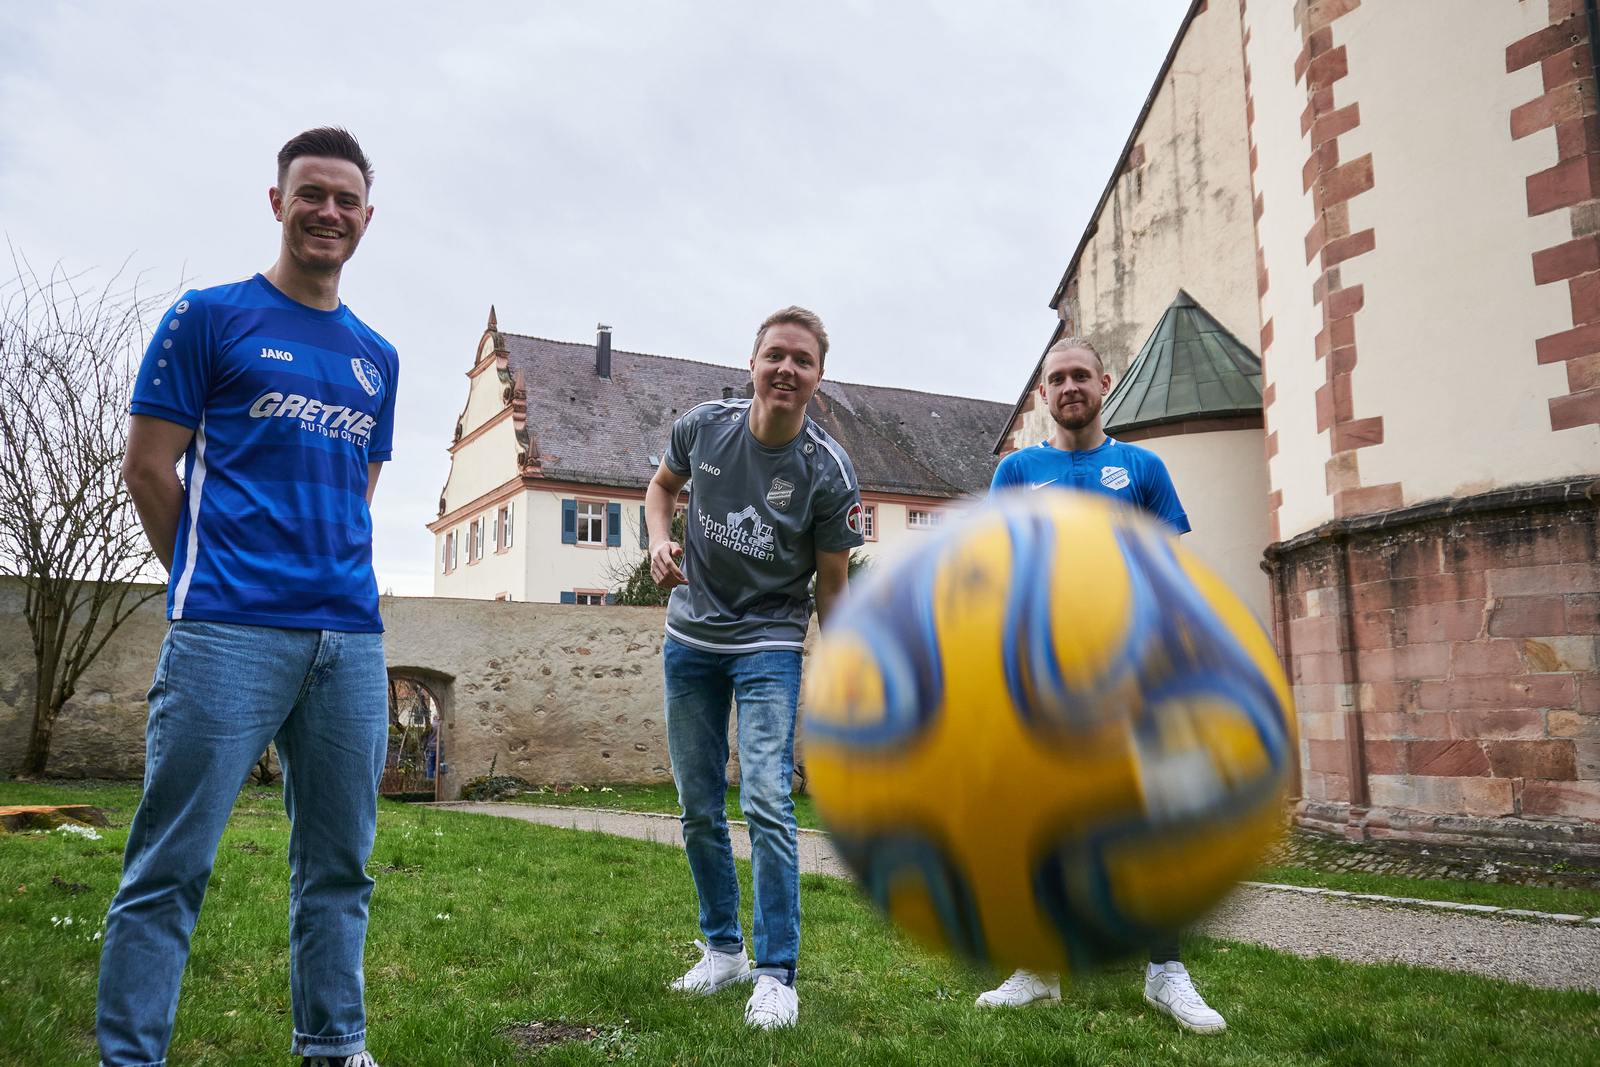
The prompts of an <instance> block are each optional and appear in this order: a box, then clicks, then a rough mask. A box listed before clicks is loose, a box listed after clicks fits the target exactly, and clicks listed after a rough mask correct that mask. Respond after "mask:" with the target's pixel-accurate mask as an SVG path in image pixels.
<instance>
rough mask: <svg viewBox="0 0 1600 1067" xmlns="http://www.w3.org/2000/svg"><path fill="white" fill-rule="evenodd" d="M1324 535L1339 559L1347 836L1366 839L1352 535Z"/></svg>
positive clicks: (1338, 532)
mask: <svg viewBox="0 0 1600 1067" xmlns="http://www.w3.org/2000/svg"><path fill="white" fill-rule="evenodd" d="M1324 536H1326V537H1329V538H1330V539H1332V541H1333V542H1334V546H1335V552H1336V553H1337V555H1338V560H1339V608H1338V610H1339V631H1340V633H1339V645H1340V648H1339V675H1340V677H1341V678H1343V680H1344V692H1343V693H1342V694H1341V695H1340V699H1341V703H1343V702H1344V701H1346V700H1348V703H1347V704H1344V707H1345V717H1344V723H1345V725H1344V735H1345V746H1346V751H1347V753H1348V755H1347V764H1346V765H1347V766H1348V767H1349V769H1350V813H1349V816H1348V820H1349V821H1348V824H1347V825H1346V827H1345V836H1346V837H1350V838H1354V839H1357V840H1363V839H1365V838H1366V836H1367V808H1368V806H1369V804H1370V803H1371V794H1370V792H1369V790H1368V784H1367V745H1366V738H1365V731H1364V730H1363V728H1362V723H1361V657H1360V650H1359V648H1358V647H1357V645H1356V606H1355V595H1354V590H1353V589H1352V588H1351V586H1350V535H1349V534H1348V533H1346V532H1345V531H1343V530H1330V531H1327V533H1326V534H1324Z"/></svg>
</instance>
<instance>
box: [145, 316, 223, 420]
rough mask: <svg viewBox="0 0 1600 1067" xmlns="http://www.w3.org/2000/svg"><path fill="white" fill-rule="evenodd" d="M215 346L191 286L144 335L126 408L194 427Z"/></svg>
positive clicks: (207, 318) (202, 405)
mask: <svg viewBox="0 0 1600 1067" xmlns="http://www.w3.org/2000/svg"><path fill="white" fill-rule="evenodd" d="M215 352H216V345H215V343H214V338H213V336H212V329H211V316H210V314H209V308H207V306H206V304H205V302H204V300H203V299H202V298H201V295H200V292H199V290H197V289H191V290H189V291H188V292H187V293H184V294H183V296H182V297H181V298H180V299H179V300H178V302H177V303H176V304H173V305H172V307H170V308H168V309H167V313H166V314H165V315H162V316H161V322H160V324H159V325H158V326H157V327H156V329H155V332H154V334H152V335H151V337H150V344H149V346H148V347H147V348H146V349H145V353H144V360H143V362H141V363H140V364H139V374H138V376H137V377H136V378H135V379H134V383H133V399H132V401H131V402H130V403H129V404H128V410H129V411H131V412H132V413H133V414H135V415H149V416H151V417H152V418H157V419H165V420H166V421H167V422H175V423H177V424H178V425H180V426H187V427H188V428H189V429H191V430H192V429H194V428H195V427H197V426H199V425H200V420H201V418H202V417H203V416H204V415H205V410H206V397H207V396H209V395H210V393H211V372H212V367H213V356H214V355H215Z"/></svg>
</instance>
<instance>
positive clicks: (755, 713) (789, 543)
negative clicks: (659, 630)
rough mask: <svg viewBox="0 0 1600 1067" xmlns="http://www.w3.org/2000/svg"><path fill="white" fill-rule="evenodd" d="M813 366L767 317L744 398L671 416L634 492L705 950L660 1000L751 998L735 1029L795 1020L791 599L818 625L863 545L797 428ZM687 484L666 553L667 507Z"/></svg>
mask: <svg viewBox="0 0 1600 1067" xmlns="http://www.w3.org/2000/svg"><path fill="white" fill-rule="evenodd" d="M827 354H828V334H827V332H826V331H825V330H824V329H823V328H822V320H820V319H819V318H817V316H816V315H814V314H813V313H811V312H810V311H807V310H806V309H804V308H799V307H789V308H784V309H783V310H782V311H777V312H774V313H773V314H772V315H770V316H768V317H767V320H766V321H765V322H763V323H762V324H761V328H760V329H759V330H757V331H756V344H755V351H754V352H753V353H752V355H751V357H750V377H751V380H752V383H753V391H752V396H751V398H750V399H748V400H745V399H730V400H712V401H708V402H707V403H704V404H701V405H699V406H698V407H695V408H692V409H691V410H689V411H687V412H685V413H684V415H683V416H682V417H681V418H679V419H678V421H677V422H676V423H674V424H673V427H672V439H671V441H670V443H669V444H668V446H667V451H666V455H665V456H663V457H662V461H661V468H660V469H659V470H657V471H656V474H655V477H654V478H653V479H652V480H651V482H650V488H649V489H648V490H647V491H646V494H645V518H646V520H647V521H648V523H649V528H650V574H651V577H652V578H654V579H655V581H656V584H657V585H660V586H661V587H662V588H665V589H671V590H672V598H671V601H670V603H668V605H667V637H666V640H665V642H664V643H663V645H662V649H661V660H662V668H663V671H664V672H665V675H666V705H667V708H666V710H667V748H668V751H669V752H670V754H671V756H672V774H673V777H674V778H675V779H676V780H677V783H678V799H679V802H680V803H681V805H682V807H683V844H684V850H685V851H686V852H687V853H688V857H689V871H690V874H691V875H692V876H693V877H694V887H695V891H696V893H698V894H699V897H700V930H701V933H702V934H703V935H704V936H705V941H703V942H697V944H699V946H700V949H701V955H700V960H699V962H698V963H696V964H695V965H694V966H693V967H692V968H690V970H689V973H687V974H685V975H684V976H683V977H681V978H679V979H677V980H676V981H674V982H673V983H672V987H673V988H674V989H677V990H681V991H683V992H689V993H705V994H709V993H715V992H716V991H717V990H719V989H722V988H723V987H725V986H729V985H732V984H734V983H742V982H754V983H755V988H754V990H753V991H752V992H751V994H750V999H749V1001H748V1002H747V1003H746V1004H745V1013H744V1017H745V1022H746V1023H748V1024H749V1025H751V1026H756V1027H761V1028H763V1029H772V1028H774V1027H780V1026H792V1025H794V1024H795V1023H796V1022H797V1021H798V1019H799V1017H800V998H799V995H798V994H797V993H796V992H795V988H794V981H795V968H796V966H797V963H798V959H799V954H800V866H799V841H798V835H797V831H796V828H795V817H794V801H793V800H792V799H790V796H789V789H790V779H791V776H792V775H793V773H794V726H795V714H796V710H797V708H798V706H799V699H800V656H801V652H802V650H803V649H804V647H805V638H806V627H807V625H808V624H809V623H810V621H811V607H812V602H813V595H812V591H811V590H810V589H809V588H808V586H809V584H810V582H811V577H812V575H813V574H815V575H816V590H815V603H816V609H817V618H818V621H819V622H822V623H826V622H827V621H828V617H829V615H830V613H831V612H832V611H833V610H834V609H835V608H836V607H837V606H838V604H839V603H840V602H841V601H842V599H843V598H844V595H845V586H846V578H847V576H848V573H849V567H850V550H851V549H852V548H856V547H857V546H859V545H861V544H862V540H863V538H862V534H861V494H860V491H859V489H858V488H857V486H856V477H855V469H854V468H853V467H852V466H851V465H850V457H849V456H847V455H845V452H844V449H843V448H841V447H839V444H838V442H836V441H835V440H834V439H833V438H831V437H829V436H828V434H827V433H826V432H824V431H823V429H822V427H820V426H818V425H817V424H816V423H815V422H812V421H811V419H810V418H808V417H807V415H806V405H807V404H808V403H809V402H810V400H811V397H812V395H813V394H814V393H816V391H817V386H818V385H819V384H820V383H821V381H822V361H823V360H824V359H825V358H826V357H827ZM691 476H692V477H693V478H694V486H693V488H692V489H691V491H690V493H689V511H688V520H687V527H686V529H685V532H684V540H685V542H686V543H685V544H683V545H679V544H677V543H676V542H675V541H673V540H672V535H671V530H672V513H673V507H674V505H675V504H676V502H677V499H678V494H679V492H681V491H682V489H683V487H684V484H685V483H687V482H688V481H689V479H690V477H691ZM679 557H681V558H682V560H683V566H682V567H679V565H678V563H677V562H676V560H677V559H678V558H679ZM734 702H737V705H738V730H739V767H740V780H739V806H740V808H741V809H742V810H743V811H744V816H745V819H746V820H748V823H749V828H750V862H751V869H752V874H753V878H754V883H755V885H754V889H755V894H754V895H755V922H754V924H753V930H752V933H753V934H754V937H753V938H752V941H753V942H754V948H755V956H756V958H755V966H754V967H753V968H752V967H751V966H750V959H749V957H748V956H746V955H745V943H744V934H743V932H742V931H741V928H740V925H739V880H738V878H737V877H736V875H735V873H734V867H733V851H732V849H731V847H730V844H729V840H728V819H727V813H726V808H725V805H726V798H727V793H728V777H727V766H728V711H729V707H730V705H731V704H733V703H734Z"/></svg>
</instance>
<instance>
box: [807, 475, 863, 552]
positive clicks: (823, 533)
mask: <svg viewBox="0 0 1600 1067" xmlns="http://www.w3.org/2000/svg"><path fill="white" fill-rule="evenodd" d="M851 482H852V484H851V485H850V486H849V487H848V488H847V487H846V486H845V485H844V484H843V483H842V482H840V483H837V484H835V485H834V486H833V487H832V489H833V491H832V492H830V493H829V494H828V495H827V496H826V497H825V498H824V499H823V500H820V501H818V504H819V505H820V506H819V507H818V508H817V522H816V527H815V534H814V535H813V539H812V543H813V544H814V545H815V546H816V549H817V551H819V552H845V551H848V550H849V549H852V548H860V547H861V546H862V545H864V544H866V543H867V539H866V538H865V537H863V536H862V534H861V492H860V490H858V489H856V487H855V485H854V484H853V483H854V479H853V478H852V479H851Z"/></svg>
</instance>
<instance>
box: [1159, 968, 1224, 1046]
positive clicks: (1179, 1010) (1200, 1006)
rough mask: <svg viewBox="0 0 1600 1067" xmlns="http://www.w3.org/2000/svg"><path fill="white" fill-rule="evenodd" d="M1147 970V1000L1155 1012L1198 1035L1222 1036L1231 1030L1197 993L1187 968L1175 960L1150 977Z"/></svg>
mask: <svg viewBox="0 0 1600 1067" xmlns="http://www.w3.org/2000/svg"><path fill="white" fill-rule="evenodd" d="M1150 966H1154V965H1153V964H1151V965H1149V966H1147V967H1146V968H1145V972H1144V973H1145V979H1144V1000H1145V1003H1146V1004H1149V1005H1150V1006H1151V1007H1152V1008H1159V1009H1160V1010H1162V1011H1164V1012H1166V1013H1167V1014H1168V1015H1170V1016H1172V1017H1173V1018H1174V1019H1176V1020H1178V1025H1179V1026H1181V1027H1183V1028H1184V1029H1185V1030H1192V1031H1194V1032H1195V1033H1197V1034H1220V1033H1222V1031H1224V1030H1226V1029H1227V1028H1228V1023H1227V1021H1226V1020H1225V1019H1223V1017H1222V1016H1221V1015H1219V1014H1218V1013H1217V1012H1215V1011H1213V1010H1212V1008H1211V1006H1210V1005H1209V1004H1207V1003H1206V1002H1205V1001H1204V1000H1203V999H1201V997H1200V994H1199V993H1197V992H1195V988H1194V982H1193V981H1191V980H1190V978H1189V971H1188V969H1187V968H1185V967H1184V965H1183V964H1181V963H1178V962H1177V961H1176V960H1174V961H1173V962H1171V963H1167V964H1164V965H1162V967H1161V969H1160V970H1159V971H1156V972H1155V973H1154V974H1151V973H1150Z"/></svg>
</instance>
